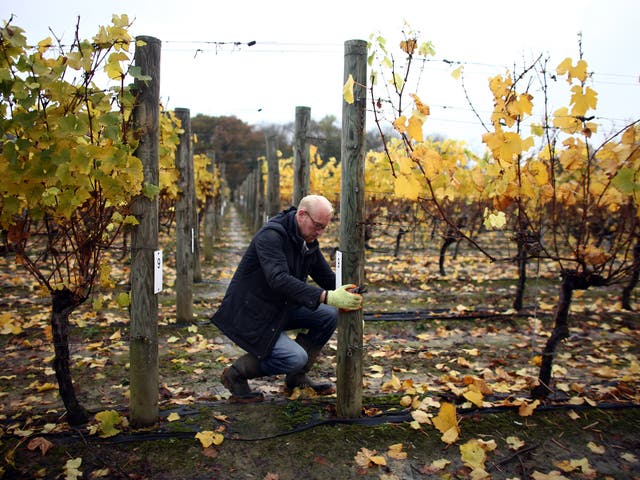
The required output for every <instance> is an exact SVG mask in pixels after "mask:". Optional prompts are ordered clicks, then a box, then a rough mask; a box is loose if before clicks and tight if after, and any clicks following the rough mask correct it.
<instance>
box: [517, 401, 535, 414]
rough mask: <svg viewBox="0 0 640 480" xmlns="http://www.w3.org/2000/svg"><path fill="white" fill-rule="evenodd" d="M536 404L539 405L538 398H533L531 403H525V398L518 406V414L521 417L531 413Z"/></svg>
mask: <svg viewBox="0 0 640 480" xmlns="http://www.w3.org/2000/svg"><path fill="white" fill-rule="evenodd" d="M538 405H540V400H534V401H533V402H531V403H527V401H526V400H525V401H523V402H522V403H521V404H520V407H519V408H518V414H519V415H520V416H521V417H528V416H530V415H532V414H533V411H534V410H535V409H536V407H537V406H538Z"/></svg>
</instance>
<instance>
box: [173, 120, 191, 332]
mask: <svg viewBox="0 0 640 480" xmlns="http://www.w3.org/2000/svg"><path fill="white" fill-rule="evenodd" d="M175 113H176V117H177V118H178V120H180V122H181V124H182V131H183V133H181V134H180V136H179V138H180V144H179V145H178V148H177V150H176V159H175V162H176V168H177V169H178V172H179V174H180V176H179V177H178V190H179V191H178V199H177V201H176V283H175V285H176V320H177V321H179V322H191V321H192V320H193V249H194V242H193V238H192V237H193V232H194V224H193V219H194V214H193V210H194V208H195V205H194V204H193V196H194V193H193V191H194V189H195V184H194V176H193V155H192V152H191V113H190V111H189V109H187V108H176V110H175Z"/></svg>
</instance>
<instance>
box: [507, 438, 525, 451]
mask: <svg viewBox="0 0 640 480" xmlns="http://www.w3.org/2000/svg"><path fill="white" fill-rule="evenodd" d="M507 445H509V448H510V449H511V450H519V449H521V448H522V447H524V445H525V443H524V442H523V441H522V440H520V439H519V438H518V437H514V436H511V437H507Z"/></svg>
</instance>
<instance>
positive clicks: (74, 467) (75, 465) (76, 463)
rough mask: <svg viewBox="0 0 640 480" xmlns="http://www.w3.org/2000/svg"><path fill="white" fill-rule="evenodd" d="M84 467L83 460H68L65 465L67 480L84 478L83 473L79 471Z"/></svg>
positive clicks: (79, 458)
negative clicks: (81, 466)
mask: <svg viewBox="0 0 640 480" xmlns="http://www.w3.org/2000/svg"><path fill="white" fill-rule="evenodd" d="M80 465H82V458H81V457H78V458H71V459H69V460H67V463H65V465H64V474H65V480H77V479H78V478H80V477H82V472H81V471H80V470H79V469H80Z"/></svg>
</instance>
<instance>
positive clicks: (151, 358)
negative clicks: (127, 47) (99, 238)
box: [129, 36, 162, 427]
mask: <svg viewBox="0 0 640 480" xmlns="http://www.w3.org/2000/svg"><path fill="white" fill-rule="evenodd" d="M136 41H143V42H144V43H145V45H141V46H140V45H138V46H136V51H135V55H134V63H135V65H136V66H137V67H139V68H140V71H141V74H142V75H145V76H148V77H150V80H147V81H141V80H137V79H136V81H135V85H136V90H137V92H138V99H137V102H136V106H135V108H134V111H133V116H134V120H135V128H136V130H137V131H138V132H139V135H140V143H139V145H138V149H137V150H136V156H137V157H138V158H140V160H141V161H142V165H143V169H144V183H145V184H146V185H154V186H158V185H159V184H160V182H159V173H158V144H159V126H160V50H161V42H160V40H158V39H157V38H153V37H147V36H142V37H137V38H136ZM131 211H132V212H133V214H134V215H135V217H136V218H137V219H138V222H139V224H138V225H137V226H136V227H135V228H134V229H133V231H132V233H131V309H130V316H131V326H130V338H129V361H130V369H129V375H130V385H129V393H130V399H129V402H130V415H131V419H130V420H131V424H132V425H133V426H136V427H143V426H150V425H154V424H155V423H156V421H157V418H158V297H157V296H156V291H157V289H156V285H155V284H156V283H157V282H155V280H156V276H157V275H158V273H159V272H158V269H159V268H161V267H162V257H161V253H158V197H157V196H155V197H154V198H149V197H148V196H146V195H138V196H137V197H136V198H135V199H134V200H133V202H132V205H131ZM158 261H159V263H160V264H159V265H158Z"/></svg>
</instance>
